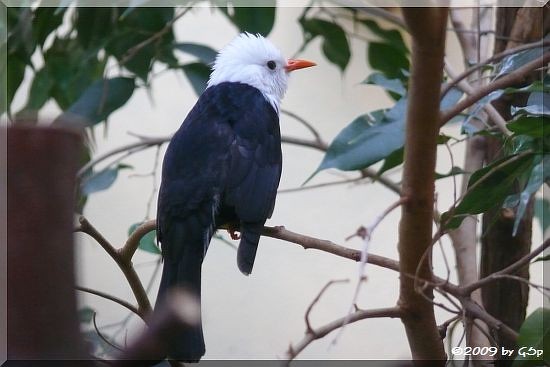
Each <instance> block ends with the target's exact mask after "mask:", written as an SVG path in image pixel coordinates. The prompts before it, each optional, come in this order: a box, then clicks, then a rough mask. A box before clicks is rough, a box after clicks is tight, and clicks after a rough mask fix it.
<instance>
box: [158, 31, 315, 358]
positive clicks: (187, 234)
mask: <svg viewBox="0 0 550 367" xmlns="http://www.w3.org/2000/svg"><path fill="white" fill-rule="evenodd" d="M314 65H315V63H314V62H311V61H307V60H300V59H288V60H287V59H285V58H284V57H283V56H282V54H281V52H280V51H279V50H278V49H277V48H276V47H275V46H274V45H273V44H272V43H271V42H270V41H269V40H268V39H267V38H265V37H263V36H261V35H259V34H250V33H241V34H239V35H238V36H237V37H236V38H234V39H233V40H232V41H231V42H230V43H229V44H227V45H226V46H225V47H223V48H222V49H221V50H220V52H219V53H218V54H217V56H216V59H215V61H214V64H213V67H212V71H211V74H210V78H209V80H208V82H207V87H206V89H205V91H204V92H203V93H202V94H201V95H200V97H199V99H198V101H197V102H196V104H195V105H194V107H193V108H192V109H191V111H190V112H189V113H188V115H187V117H186V118H185V119H184V121H183V123H182V124H181V126H180V128H179V129H178V130H177V132H176V133H175V134H174V135H173V137H172V139H171V140H170V142H169V144H168V147H167V150H166V153H165V155H164V160H163V164H162V174H161V176H162V177H161V184H160V188H159V194H158V206H157V238H158V241H159V243H160V246H161V252H162V257H163V270H162V277H161V282H160V287H159V292H158V296H157V301H156V305H155V309H158V307H159V304H161V303H162V302H163V300H164V299H166V295H167V293H168V290H169V289H171V288H173V287H186V288H187V289H188V290H190V291H191V292H192V293H193V294H194V295H195V296H196V297H197V299H198V300H199V304H200V295H201V267H202V263H203V260H204V257H205V255H206V251H207V249H208V246H209V243H210V240H211V239H212V236H213V234H214V233H215V231H216V230H217V229H219V228H226V229H227V230H228V231H229V233H230V234H231V237H232V238H233V239H239V238H240V242H239V246H238V249H237V266H238V268H239V270H240V271H241V272H242V273H243V274H245V275H249V274H250V273H251V272H252V267H253V265H254V259H255V257H256V250H257V248H258V242H259V240H260V235H261V231H262V228H263V226H264V224H265V222H266V220H267V219H268V218H270V217H271V215H272V213H273V209H274V206H275V197H276V194H277V188H278V186H279V180H280V178H281V170H282V152H281V133H280V128H279V112H280V104H281V100H282V98H283V96H284V94H285V92H286V89H287V85H288V78H289V73H290V72H292V71H294V70H298V69H303V68H307V67H311V66H314ZM236 232H239V233H240V235H237V234H236ZM167 349H168V356H169V357H170V358H173V359H177V360H182V361H188V362H196V361H199V360H200V358H201V357H202V356H203V355H204V353H205V344H204V336H203V330H202V323H201V322H199V324H198V325H197V326H196V327H192V328H187V329H185V330H181V332H180V333H179V334H178V335H176V336H175V337H174V338H172V340H171V343H170V345H169V346H168V347H167Z"/></svg>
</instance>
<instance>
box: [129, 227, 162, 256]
mask: <svg viewBox="0 0 550 367" xmlns="http://www.w3.org/2000/svg"><path fill="white" fill-rule="evenodd" d="M141 224H142V223H134V224H132V225H131V226H130V228H129V229H128V236H130V235H131V234H132V233H134V232H135V230H136V228H137V227H139V226H140V225H141ZM156 238H157V231H155V230H152V231H150V232H149V233H147V234H146V235H145V236H143V237H141V240H140V241H139V246H138V248H139V249H140V250H143V251H145V252H149V253H152V254H155V255H160V253H161V251H160V249H159V248H158V246H157V245H156Z"/></svg>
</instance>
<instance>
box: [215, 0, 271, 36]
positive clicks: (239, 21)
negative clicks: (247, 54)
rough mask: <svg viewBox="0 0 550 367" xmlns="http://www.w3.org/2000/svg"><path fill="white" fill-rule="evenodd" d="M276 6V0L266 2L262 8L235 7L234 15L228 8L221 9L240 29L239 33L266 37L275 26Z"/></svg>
mask: <svg viewBox="0 0 550 367" xmlns="http://www.w3.org/2000/svg"><path fill="white" fill-rule="evenodd" d="M276 5H277V4H276V1H275V0H266V1H263V2H262V6H258V7H242V6H234V7H233V9H232V10H233V14H230V13H229V11H228V9H227V8H224V7H222V8H220V9H221V10H222V11H223V13H224V14H225V15H226V16H227V17H228V18H229V20H230V21H231V22H232V23H233V24H235V26H237V28H239V31H241V32H248V33H252V34H257V33H259V34H261V35H262V36H264V37H265V36H267V35H268V34H269V33H270V32H271V30H272V29H273V25H274V24H275V10H276Z"/></svg>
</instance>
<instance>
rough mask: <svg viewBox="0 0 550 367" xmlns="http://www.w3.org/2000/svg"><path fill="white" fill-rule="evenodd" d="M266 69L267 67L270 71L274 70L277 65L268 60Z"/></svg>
mask: <svg viewBox="0 0 550 367" xmlns="http://www.w3.org/2000/svg"><path fill="white" fill-rule="evenodd" d="M267 67H268V68H269V69H271V70H275V67H277V64H275V61H273V60H269V61H268V62H267Z"/></svg>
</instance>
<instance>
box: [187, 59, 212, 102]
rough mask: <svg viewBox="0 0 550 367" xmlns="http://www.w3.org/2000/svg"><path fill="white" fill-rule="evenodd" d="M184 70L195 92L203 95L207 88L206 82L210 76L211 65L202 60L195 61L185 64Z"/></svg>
mask: <svg viewBox="0 0 550 367" xmlns="http://www.w3.org/2000/svg"><path fill="white" fill-rule="evenodd" d="M182 70H183V72H184V73H185V76H186V77H187V79H189V82H190V83H191V86H192V87H193V90H194V91H195V93H197V95H201V94H202V92H204V90H205V89H206V84H207V83H208V78H209V77H210V71H211V70H210V67H209V66H208V65H205V64H203V63H200V62H194V63H190V64H186V65H183V66H182Z"/></svg>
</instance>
